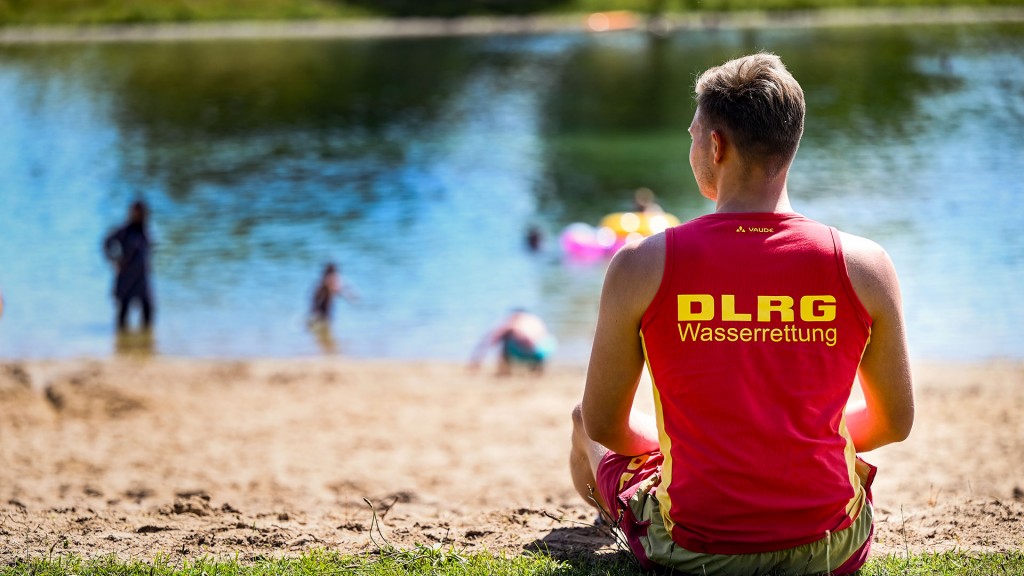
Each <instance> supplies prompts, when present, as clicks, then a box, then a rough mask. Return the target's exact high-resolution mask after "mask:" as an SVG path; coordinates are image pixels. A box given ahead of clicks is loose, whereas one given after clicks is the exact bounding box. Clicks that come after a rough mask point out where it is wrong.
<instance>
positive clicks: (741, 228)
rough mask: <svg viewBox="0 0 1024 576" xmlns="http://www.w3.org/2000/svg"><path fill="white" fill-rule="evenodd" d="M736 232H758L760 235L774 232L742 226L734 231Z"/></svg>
mask: <svg viewBox="0 0 1024 576" xmlns="http://www.w3.org/2000/svg"><path fill="white" fill-rule="evenodd" d="M736 231H737V232H760V233H762V234H771V233H773V232H775V228H765V227H763V226H761V227H750V228H744V227H743V226H740V227H739V228H737V229H736Z"/></svg>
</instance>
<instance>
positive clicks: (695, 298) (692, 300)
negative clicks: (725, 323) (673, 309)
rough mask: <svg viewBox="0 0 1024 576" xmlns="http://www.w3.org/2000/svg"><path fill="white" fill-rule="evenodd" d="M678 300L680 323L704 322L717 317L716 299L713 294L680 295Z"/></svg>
mask: <svg viewBox="0 0 1024 576" xmlns="http://www.w3.org/2000/svg"><path fill="white" fill-rule="evenodd" d="M677 298H678V306H679V312H678V313H679V321H680V322H691V321H695V322H703V321H705V320H711V319H712V318H714V317H715V297H714V296H712V295H711V294H679V295H678V296H677ZM694 306H696V310H694Z"/></svg>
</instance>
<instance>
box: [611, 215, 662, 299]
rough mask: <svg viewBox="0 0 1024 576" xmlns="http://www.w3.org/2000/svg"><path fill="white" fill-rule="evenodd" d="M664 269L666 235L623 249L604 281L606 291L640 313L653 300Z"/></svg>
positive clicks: (644, 240)
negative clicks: (628, 303) (627, 302)
mask: <svg viewBox="0 0 1024 576" xmlns="http://www.w3.org/2000/svg"><path fill="white" fill-rule="evenodd" d="M664 269H665V233H664V232H662V233H659V234H655V235H653V236H648V237H647V238H644V239H643V240H640V241H639V242H632V243H630V244H627V245H625V246H623V247H622V249H620V250H619V251H618V252H616V254H615V256H614V257H613V258H612V261H611V264H609V266H608V274H607V276H606V278H605V286H606V290H608V291H609V293H610V294H611V295H614V296H615V297H616V298H617V299H623V300H629V301H630V302H632V303H633V304H634V305H635V306H636V307H638V308H639V309H641V310H644V309H646V308H647V305H648V304H649V303H650V302H651V300H653V299H654V295H655V294H656V293H657V292H658V288H659V287H660V286H661V277H662V274H663V273H664Z"/></svg>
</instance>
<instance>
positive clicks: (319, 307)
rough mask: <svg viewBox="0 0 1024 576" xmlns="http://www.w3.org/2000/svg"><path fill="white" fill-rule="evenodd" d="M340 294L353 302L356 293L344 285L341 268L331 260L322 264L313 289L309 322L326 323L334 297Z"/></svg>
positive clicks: (328, 319) (329, 318)
mask: <svg viewBox="0 0 1024 576" xmlns="http://www.w3.org/2000/svg"><path fill="white" fill-rule="evenodd" d="M336 295H337V296H341V297H342V298H344V299H346V300H348V301H349V302H355V300H356V298H357V297H356V294H355V292H353V291H352V290H351V289H350V288H349V287H348V286H346V285H345V282H344V280H343V279H342V277H341V270H340V269H339V268H338V266H337V265H335V264H334V263H333V262H328V263H327V264H326V265H325V266H324V271H323V274H322V275H321V276H320V282H319V283H318V284H317V287H316V289H315V290H314V291H313V303H312V306H311V309H310V323H311V324H326V323H328V322H330V320H331V314H332V311H333V309H334V297H335V296H336Z"/></svg>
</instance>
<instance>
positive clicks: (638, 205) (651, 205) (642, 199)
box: [633, 188, 664, 214]
mask: <svg viewBox="0 0 1024 576" xmlns="http://www.w3.org/2000/svg"><path fill="white" fill-rule="evenodd" d="M633 211H634V212H643V213H646V214H661V213H662V212H664V210H662V209H661V206H660V205H659V204H658V202H657V201H656V200H655V199H654V191H653V190H651V189H650V188H637V189H636V190H635V191H634V192H633Z"/></svg>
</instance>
